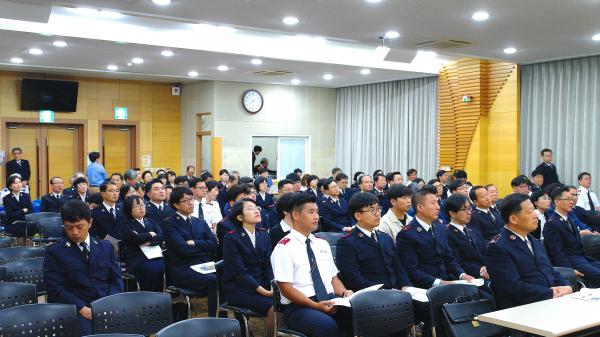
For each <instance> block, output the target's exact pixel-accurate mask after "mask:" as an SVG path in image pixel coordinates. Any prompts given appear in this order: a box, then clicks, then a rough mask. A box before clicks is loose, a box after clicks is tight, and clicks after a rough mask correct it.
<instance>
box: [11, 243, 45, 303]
mask: <svg viewBox="0 0 600 337" xmlns="http://www.w3.org/2000/svg"><path fill="white" fill-rule="evenodd" d="M6 249H12V248H6ZM5 267H6V277H5V278H4V281H5V282H17V283H31V284H35V285H36V290H37V296H42V295H46V283H44V258H43V257H36V258H33V259H24V260H19V261H14V262H11V263H7V264H6V265H5Z"/></svg>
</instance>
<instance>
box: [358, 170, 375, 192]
mask: <svg viewBox="0 0 600 337" xmlns="http://www.w3.org/2000/svg"><path fill="white" fill-rule="evenodd" d="M371 192H373V179H372V178H371V176H370V175H368V174H363V175H360V176H358V192H356V193H371Z"/></svg>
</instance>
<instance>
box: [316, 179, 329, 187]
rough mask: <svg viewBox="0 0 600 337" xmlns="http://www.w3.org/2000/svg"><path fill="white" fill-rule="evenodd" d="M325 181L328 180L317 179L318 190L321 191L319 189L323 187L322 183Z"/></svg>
mask: <svg viewBox="0 0 600 337" xmlns="http://www.w3.org/2000/svg"><path fill="white" fill-rule="evenodd" d="M325 180H328V179H326V178H321V179H319V181H318V182H317V188H318V189H321V187H323V183H324V182H325Z"/></svg>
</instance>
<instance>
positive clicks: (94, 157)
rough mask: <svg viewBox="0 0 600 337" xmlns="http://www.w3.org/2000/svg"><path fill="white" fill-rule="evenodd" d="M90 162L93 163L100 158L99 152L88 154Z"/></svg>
mask: <svg viewBox="0 0 600 337" xmlns="http://www.w3.org/2000/svg"><path fill="white" fill-rule="evenodd" d="M89 157H90V161H91V162H92V163H93V162H95V161H96V160H97V159H98V158H100V152H90V155H89Z"/></svg>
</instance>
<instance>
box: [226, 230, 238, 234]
mask: <svg viewBox="0 0 600 337" xmlns="http://www.w3.org/2000/svg"><path fill="white" fill-rule="evenodd" d="M235 232H237V229H234V230H232V231H231V232H229V233H227V234H233V233H235Z"/></svg>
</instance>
